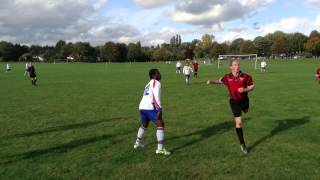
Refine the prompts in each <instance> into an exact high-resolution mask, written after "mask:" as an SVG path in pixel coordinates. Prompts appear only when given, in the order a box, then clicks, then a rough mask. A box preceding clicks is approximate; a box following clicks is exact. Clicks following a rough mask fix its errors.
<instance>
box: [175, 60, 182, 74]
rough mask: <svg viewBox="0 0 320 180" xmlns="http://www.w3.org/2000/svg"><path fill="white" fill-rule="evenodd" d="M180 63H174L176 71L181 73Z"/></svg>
mask: <svg viewBox="0 0 320 180" xmlns="http://www.w3.org/2000/svg"><path fill="white" fill-rule="evenodd" d="M181 68H182V63H181V62H180V61H178V62H177V64H176V73H177V74H181Z"/></svg>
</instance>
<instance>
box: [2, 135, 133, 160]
mask: <svg viewBox="0 0 320 180" xmlns="http://www.w3.org/2000/svg"><path fill="white" fill-rule="evenodd" d="M132 132H135V131H134V130H130V131H124V132H122V133H117V134H111V135H101V136H97V137H92V138H85V139H79V140H74V141H71V142H69V143H65V144H61V145H58V146H55V147H50V148H45V149H38V150H33V151H29V152H24V153H20V154H14V155H9V156H5V157H1V160H4V161H2V162H0V165H8V164H12V163H15V162H18V161H21V160H28V159H36V158H38V157H41V156H45V155H51V156H54V155H58V154H62V153H66V152H69V151H71V150H73V149H76V148H80V147H83V146H86V145H90V144H94V143H97V142H101V141H107V140H109V141H112V139H113V138H116V137H118V136H123V135H128V134H130V133H132Z"/></svg>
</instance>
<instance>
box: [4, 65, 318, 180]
mask: <svg viewBox="0 0 320 180" xmlns="http://www.w3.org/2000/svg"><path fill="white" fill-rule="evenodd" d="M0 66H1V68H2V67H4V64H0ZM12 66H13V71H12V72H10V73H4V72H3V71H2V72H1V73H0V87H1V88H0V94H1V96H0V102H1V103H0V129H1V131H0V132H1V133H0V178H1V179H320V168H319V167H320V133H319V132H320V131H319V130H320V111H319V102H320V96H319V92H320V91H319V90H320V84H318V83H317V82H316V81H315V78H314V72H315V70H316V68H317V67H318V66H320V61H314V60H303V61H302V60H301V61H272V62H270V63H269V70H268V72H267V73H260V72H258V71H255V70H254V69H253V64H252V62H242V64H241V67H242V70H243V71H245V72H248V73H250V74H251V75H252V76H253V79H254V82H255V90H254V91H253V92H252V93H251V94H250V100H251V104H250V106H251V107H250V112H249V113H248V114H247V115H245V128H244V133H245V139H246V142H247V145H248V147H249V149H250V154H249V155H248V156H247V157H245V156H243V155H242V153H241V151H240V147H239V144H238V139H237V136H236V133H235V131H234V122H233V117H232V114H231V111H230V108H229V104H228V92H227V90H226V88H225V87H224V86H207V85H205V81H206V80H207V79H215V78H218V77H220V76H222V75H223V74H224V73H226V72H227V71H228V68H227V66H226V65H224V66H223V67H222V68H221V69H219V70H218V69H217V68H216V66H215V65H211V66H209V65H208V66H202V67H201V69H200V73H199V78H198V79H194V78H192V79H191V84H190V85H189V86H187V85H186V84H185V83H184V79H183V77H182V76H181V75H180V76H179V75H176V74H175V65H174V64H171V65H167V64H164V63H161V64H160V63H159V64H156V63H153V64H152V63H141V64H107V65H106V64H35V67H36V70H37V73H38V77H39V81H38V86H37V87H32V86H31V82H30V81H29V79H28V78H27V77H24V76H23V73H24V64H12ZM152 67H157V68H159V69H160V71H161V73H162V86H163V94H162V104H163V108H164V114H163V115H164V120H165V123H166V132H165V133H166V148H167V149H168V150H171V151H172V152H173V154H172V155H171V156H169V157H164V156H156V155H155V149H156V138H155V126H153V125H151V126H150V127H149V129H148V130H147V132H146V134H145V137H144V143H145V144H146V147H145V148H144V149H143V150H141V149H140V150H137V151H134V150H133V143H134V141H135V138H136V133H137V128H138V127H139V114H138V104H139V102H140V99H141V96H142V93H143V89H144V86H145V84H146V83H147V81H148V74H147V73H148V70H149V69H150V68H152Z"/></svg>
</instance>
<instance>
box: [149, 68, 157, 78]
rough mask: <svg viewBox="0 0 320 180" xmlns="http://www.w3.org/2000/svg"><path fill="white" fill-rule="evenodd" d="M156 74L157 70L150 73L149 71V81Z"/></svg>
mask: <svg viewBox="0 0 320 180" xmlns="http://www.w3.org/2000/svg"><path fill="white" fill-rule="evenodd" d="M157 72H159V70H158V69H150V71H149V77H150V79H153V78H154V76H155V75H156V73H157Z"/></svg>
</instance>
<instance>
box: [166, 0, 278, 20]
mask: <svg viewBox="0 0 320 180" xmlns="http://www.w3.org/2000/svg"><path fill="white" fill-rule="evenodd" d="M199 1H200V2H199ZM272 2H273V0H215V1H207V0H189V1H181V2H180V3H178V4H177V5H176V7H175V8H174V9H172V10H171V11H170V12H169V14H170V15H171V17H172V19H173V20H174V21H177V22H183V23H188V24H195V25H214V24H218V23H222V22H226V21H231V20H235V19H240V18H243V17H245V16H246V15H249V14H250V13H252V12H255V11H257V10H258V9H260V8H262V7H265V6H267V5H269V4H271V3H272Z"/></svg>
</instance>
